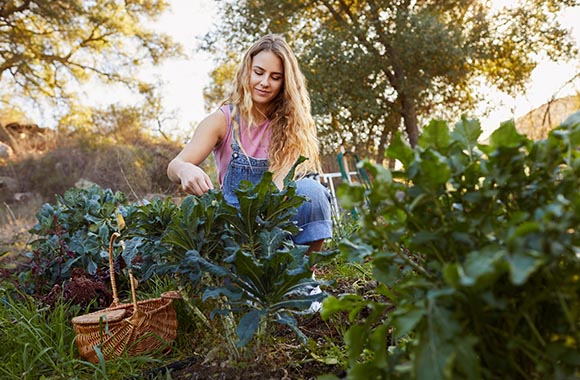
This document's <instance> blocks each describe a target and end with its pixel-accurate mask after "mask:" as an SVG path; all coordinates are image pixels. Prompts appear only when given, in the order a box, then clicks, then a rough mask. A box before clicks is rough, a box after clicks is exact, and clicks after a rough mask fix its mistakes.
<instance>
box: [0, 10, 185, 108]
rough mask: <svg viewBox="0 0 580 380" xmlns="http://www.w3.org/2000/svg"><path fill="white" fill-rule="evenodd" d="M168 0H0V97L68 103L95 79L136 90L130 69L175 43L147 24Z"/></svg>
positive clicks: (168, 53)
mask: <svg viewBox="0 0 580 380" xmlns="http://www.w3.org/2000/svg"><path fill="white" fill-rule="evenodd" d="M167 6H168V3H167V1H166V0H125V1H118V0H92V1H83V0H4V1H2V2H1V3H0V88H1V89H2V91H1V92H2V93H0V95H1V96H2V98H1V99H0V102H2V103H4V104H5V105H8V106H10V105H13V104H15V102H16V101H18V100H21V99H28V100H35V101H39V100H50V101H51V104H65V105H69V108H71V107H70V106H71V104H74V102H75V99H76V98H77V96H76V94H75V91H76V85H77V84H79V83H83V82H87V81H89V80H91V79H97V80H99V81H102V82H104V83H122V84H125V85H127V86H128V87H129V88H130V89H132V90H136V91H138V92H140V93H142V94H147V93H149V92H151V91H153V90H154V88H153V86H151V85H149V84H147V83H144V82H143V80H141V79H139V78H137V76H136V74H135V73H136V69H137V68H139V67H140V66H142V65H145V64H153V65H156V64H158V63H160V62H161V61H162V60H164V59H166V58H169V57H173V56H177V55H179V54H180V52H181V47H180V46H179V45H178V44H176V43H174V42H173V41H172V40H171V38H170V37H169V36H167V35H164V34H159V33H156V32H153V31H151V30H150V29H148V28H147V27H146V24H145V22H146V21H147V20H154V19H155V18H156V17H157V16H159V15H161V14H162V13H163V12H164V10H165V9H166V8H167Z"/></svg>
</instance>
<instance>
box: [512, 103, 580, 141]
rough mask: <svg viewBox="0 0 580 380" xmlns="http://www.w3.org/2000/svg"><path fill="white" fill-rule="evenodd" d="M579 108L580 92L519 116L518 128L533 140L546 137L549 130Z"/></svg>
mask: <svg viewBox="0 0 580 380" xmlns="http://www.w3.org/2000/svg"><path fill="white" fill-rule="evenodd" d="M578 110H580V94H578V95H571V96H567V97H564V98H559V99H555V100H553V101H551V102H549V103H546V104H543V105H542V106H540V107H538V108H536V109H534V110H532V111H530V112H529V113H527V114H526V115H524V116H522V117H520V118H518V119H517V120H516V128H517V129H518V131H520V132H521V133H523V134H525V135H526V136H528V137H529V138H531V139H533V140H540V139H544V138H546V137H547V136H548V132H549V131H551V130H552V129H553V128H554V127H556V126H558V125H559V124H560V123H561V122H563V121H564V120H565V119H566V118H567V117H568V116H569V115H571V114H572V113H574V112H576V111H578Z"/></svg>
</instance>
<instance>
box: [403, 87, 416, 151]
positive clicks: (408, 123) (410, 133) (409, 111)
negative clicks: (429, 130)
mask: <svg viewBox="0 0 580 380" xmlns="http://www.w3.org/2000/svg"><path fill="white" fill-rule="evenodd" d="M399 98H400V100H401V108H402V110H401V114H402V116H403V122H404V124H405V131H406V132H407V137H409V144H411V147H413V148H414V147H415V146H417V143H418V142H419V128H418V127H417V111H416V110H415V104H413V101H412V100H410V99H408V98H407V96H406V95H405V94H402V93H401V94H400V95H399Z"/></svg>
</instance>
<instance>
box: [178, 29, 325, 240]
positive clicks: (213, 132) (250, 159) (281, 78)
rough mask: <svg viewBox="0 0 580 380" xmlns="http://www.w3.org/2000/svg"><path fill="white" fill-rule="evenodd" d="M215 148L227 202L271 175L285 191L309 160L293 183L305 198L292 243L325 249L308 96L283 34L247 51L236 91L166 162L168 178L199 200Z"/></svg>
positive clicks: (233, 201) (322, 193)
mask: <svg viewBox="0 0 580 380" xmlns="http://www.w3.org/2000/svg"><path fill="white" fill-rule="evenodd" d="M212 151H213V153H214V157H215V160H216V164H217V168H218V175H219V182H220V187H221V189H222V191H223V193H224V198H225V199H226V201H227V202H229V203H231V204H234V205H237V198H236V195H235V192H234V190H235V189H236V188H237V186H238V184H239V182H240V181H241V180H242V179H246V180H249V181H252V182H253V183H256V182H258V181H259V180H260V178H261V177H262V174H263V173H264V171H266V170H269V171H271V172H272V173H273V174H274V177H273V178H274V183H275V184H276V186H278V188H280V189H281V188H282V186H283V180H284V177H285V176H286V175H287V174H288V172H289V171H290V169H291V167H292V165H293V164H294V163H295V162H296V160H297V159H298V157H299V156H301V155H302V156H305V157H307V158H308V160H306V161H305V162H303V163H302V164H300V165H299V166H298V167H297V169H296V172H295V178H294V179H295V180H296V185H297V193H298V194H299V195H303V196H305V197H306V198H307V199H308V200H307V201H306V202H304V203H303V204H302V206H301V207H300V208H299V209H298V213H297V215H296V217H295V220H296V221H297V223H298V226H299V227H300V228H301V232H300V233H298V234H297V235H296V236H294V241H295V242H296V243H297V244H308V245H310V250H320V249H321V248H322V244H323V241H324V239H327V238H329V237H331V235H332V222H331V220H330V201H329V199H330V195H329V193H328V191H327V189H326V188H325V187H324V186H322V185H321V183H320V182H319V181H317V180H314V179H312V178H310V177H309V176H311V175H313V174H316V173H319V172H320V171H321V170H320V158H319V151H318V138H317V135H316V126H315V124H314V120H313V119H312V115H311V114H310V97H309V95H308V91H307V89H306V83H305V79H304V76H303V74H302V72H301V71H300V68H299V66H298V62H297V60H296V57H295V55H294V53H293V52H292V50H291V49H290V47H289V46H288V44H287V43H286V41H285V40H284V39H283V38H282V37H280V36H278V35H273V34H269V35H266V36H264V37H262V38H261V39H260V40H258V41H257V42H256V43H255V44H254V45H252V46H251V47H250V49H248V50H247V51H246V53H245V54H244V57H243V60H242V62H241V64H240V66H239V68H238V71H237V73H236V77H235V81H234V86H233V90H232V93H231V94H230V96H229V97H228V99H227V100H226V101H225V102H224V104H223V105H222V106H221V107H220V108H219V109H218V110H217V111H215V112H213V113H212V114H210V115H209V116H207V117H206V118H205V119H204V120H203V121H202V122H201V123H200V124H199V126H198V127H197V128H196V130H195V133H194V135H193V138H192V139H191V141H189V143H187V145H186V146H185V148H184V149H183V150H182V151H181V152H180V153H179V154H178V155H177V157H175V159H173V160H172V161H171V162H170V163H169V166H168V168H167V175H168V176H169V178H170V179H171V180H172V181H174V182H176V183H180V184H181V186H182V187H183V189H184V190H185V191H186V192H188V193H190V194H194V195H202V194H203V193H205V192H207V191H209V190H210V189H213V184H212V182H211V180H210V178H209V176H208V175H207V173H205V172H204V171H203V170H202V169H201V168H200V167H199V166H198V165H199V164H200V163H201V162H203V161H204V160H205V159H206V158H207V157H208V156H209V154H210V153H211V152H212Z"/></svg>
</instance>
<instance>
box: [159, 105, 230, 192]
mask: <svg viewBox="0 0 580 380" xmlns="http://www.w3.org/2000/svg"><path fill="white" fill-rule="evenodd" d="M225 134H226V116H225V115H224V113H223V112H222V111H221V110H217V111H216V112H214V113H212V114H210V115H209V116H207V117H206V118H205V119H204V120H203V121H202V122H201V123H199V125H198V126H197V128H196V129H195V133H194V134H193V137H192V138H191V140H190V141H189V142H188V143H187V145H185V147H184V148H183V150H182V151H181V152H180V153H179V154H178V155H177V157H175V158H174V159H173V160H172V161H171V162H170V163H169V165H168V166H167V176H168V177H169V179H170V180H171V181H173V182H175V183H180V184H181V187H182V188H183V190H185V191H186V192H187V193H190V194H194V195H202V194H204V193H206V192H207V191H209V190H210V189H213V184H212V183H211V179H210V178H209V176H208V175H207V173H206V172H204V171H203V169H201V168H200V167H199V166H198V165H199V164H201V163H202V162H203V161H204V160H205V159H206V158H207V156H209V154H210V153H211V151H212V150H213V148H214V147H215V146H216V145H217V144H218V143H219V142H220V141H221V140H222V139H223V138H224V136H225Z"/></svg>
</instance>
